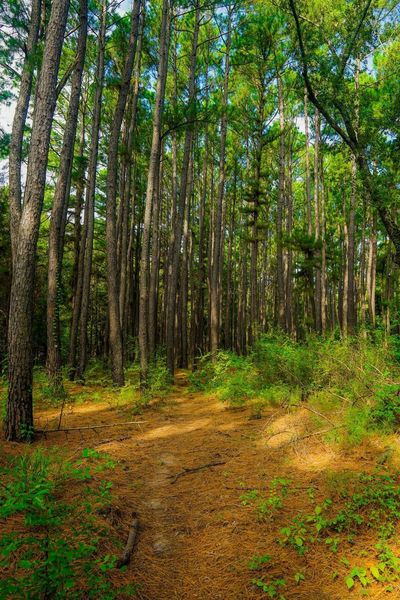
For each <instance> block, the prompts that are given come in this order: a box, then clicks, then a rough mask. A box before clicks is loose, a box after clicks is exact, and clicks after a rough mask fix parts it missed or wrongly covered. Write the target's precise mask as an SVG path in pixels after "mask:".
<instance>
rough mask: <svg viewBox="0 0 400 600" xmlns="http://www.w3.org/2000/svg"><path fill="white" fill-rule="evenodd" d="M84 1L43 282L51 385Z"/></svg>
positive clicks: (55, 372) (56, 370) (56, 365)
mask: <svg viewBox="0 0 400 600" xmlns="http://www.w3.org/2000/svg"><path fill="white" fill-rule="evenodd" d="M87 13H88V11H87V0H80V5H79V35H78V47H77V54H76V67H75V69H74V73H73V75H72V79H71V95H70V99H69V105H68V114H67V118H66V122H65V130H64V139H63V145H62V149H61V156H60V167H59V175H58V180H57V183H56V187H55V191H54V200H53V208H52V211H51V221H50V231H49V262H48V279H47V282H48V283H47V371H48V375H49V377H50V379H51V381H52V383H53V385H56V386H59V385H60V384H61V371H60V369H61V339H60V314H59V311H60V306H59V294H60V287H61V268H62V259H61V257H62V246H63V242H64V240H63V231H64V227H63V221H64V214H65V211H66V207H67V206H68V197H67V195H68V191H69V188H70V181H71V170H72V160H73V154H74V144H75V136H76V128H77V122H78V112H79V101H80V96H81V85H82V74H83V68H84V64H85V55H86V38H87Z"/></svg>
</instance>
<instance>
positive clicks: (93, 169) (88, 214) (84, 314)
mask: <svg viewBox="0 0 400 600" xmlns="http://www.w3.org/2000/svg"><path fill="white" fill-rule="evenodd" d="M100 19H101V20H100V31H99V38H98V49H97V64H96V88H95V97H94V103H93V121H92V130H91V146H90V155H89V164H88V172H87V186H86V199H85V219H84V233H83V235H82V244H81V250H80V255H79V258H80V268H79V277H78V285H77V294H76V297H75V299H74V313H73V319H72V326H71V337H70V360H69V364H70V366H71V375H72V376H74V375H75V373H76V375H77V376H78V378H82V377H83V373H84V371H85V368H86V362H87V323H88V313H89V300H90V279H91V274H92V256H93V235H94V208H95V207H94V201H95V192H96V175H97V155H98V149H99V137H100V120H101V101H102V95H103V83H104V52H105V38H106V21H107V3H106V0H105V1H104V3H103V4H102V7H101V17H100ZM78 330H79V333H80V335H79V362H77V348H76V343H77V337H78Z"/></svg>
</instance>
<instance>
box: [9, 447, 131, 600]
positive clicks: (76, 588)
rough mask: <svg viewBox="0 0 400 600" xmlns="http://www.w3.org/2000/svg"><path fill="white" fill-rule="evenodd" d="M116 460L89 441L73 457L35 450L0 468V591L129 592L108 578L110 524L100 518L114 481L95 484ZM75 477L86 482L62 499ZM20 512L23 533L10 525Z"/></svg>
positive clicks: (41, 594) (33, 594) (14, 594)
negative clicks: (105, 551) (105, 550)
mask: <svg viewBox="0 0 400 600" xmlns="http://www.w3.org/2000/svg"><path fill="white" fill-rule="evenodd" d="M114 466H115V465H114V463H113V462H112V461H110V460H109V458H108V457H107V455H104V454H101V453H99V452H97V451H95V450H92V449H89V448H87V449H85V450H84V451H83V452H82V455H81V457H80V458H79V459H78V460H76V461H75V462H71V461H69V460H67V459H66V458H65V457H64V456H63V455H62V454H61V453H59V452H55V451H52V452H45V451H43V450H35V451H33V452H32V453H30V454H28V453H27V454H24V455H23V456H21V457H19V458H16V459H14V460H11V461H8V462H7V463H6V466H4V467H2V468H1V469H0V477H1V481H2V486H1V488H0V519H1V520H2V521H3V522H4V523H5V530H6V531H5V532H4V533H3V534H2V535H1V537H0V568H1V569H2V570H3V576H2V578H1V581H0V597H1V598H4V599H7V598H9V599H18V598H21V599H22V598H50V597H51V598H55V599H63V598H68V599H70V598H71V599H74V598H76V599H78V598H82V595H84V597H86V598H104V599H110V600H112V599H113V598H124V597H126V596H125V591H124V590H123V589H121V590H115V589H114V588H113V586H112V584H111V582H110V580H109V578H108V572H109V570H110V569H112V568H114V567H115V563H116V559H115V557H114V556H109V555H105V556H102V555H101V543H102V539H103V537H104V536H106V535H107V531H105V530H103V529H102V528H100V527H99V526H98V525H97V523H96V519H95V514H96V512H97V511H99V509H101V508H104V507H106V506H108V505H109V504H110V501H111V499H112V496H111V483H110V482H105V481H104V482H102V484H101V485H100V486H99V487H95V486H93V485H92V483H93V476H94V474H95V473H100V472H103V471H104V470H105V469H110V468H113V467H114ZM73 482H75V485H77V486H82V487H80V488H79V490H80V491H79V497H78V498H77V499H72V500H69V501H67V500H65V499H61V498H65V496H66V493H65V492H66V490H67V489H68V487H70V486H71V484H72V483H73ZM16 519H17V520H18V521H19V522H20V523H21V524H22V525H23V532H22V533H21V531H20V528H17V530H15V527H13V528H12V529H11V528H10V526H7V523H8V521H10V523H11V520H12V522H13V523H14V522H15V520H16ZM8 531H9V532H8ZM11 565H13V568H12V569H11ZM130 591H131V592H132V590H130Z"/></svg>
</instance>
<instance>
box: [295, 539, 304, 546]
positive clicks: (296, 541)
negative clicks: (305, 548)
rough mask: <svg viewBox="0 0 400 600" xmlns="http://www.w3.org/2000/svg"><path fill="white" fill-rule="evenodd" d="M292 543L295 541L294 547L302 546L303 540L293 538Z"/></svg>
mask: <svg viewBox="0 0 400 600" xmlns="http://www.w3.org/2000/svg"><path fill="white" fill-rule="evenodd" d="M294 541H295V544H296V546H302V545H303V540H302V539H301V537H296V538H294Z"/></svg>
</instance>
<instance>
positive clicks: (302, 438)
mask: <svg viewBox="0 0 400 600" xmlns="http://www.w3.org/2000/svg"><path fill="white" fill-rule="evenodd" d="M343 427H345V425H335V427H331V429H324V430H322V431H313V432H312V433H307V434H306V435H302V436H301V437H294V438H292V439H291V440H289V441H288V442H285V443H284V444H282V446H281V448H283V447H284V446H289V445H290V444H294V443H296V442H301V441H302V440H306V439H308V438H311V437H314V436H317V435H324V434H325V433H330V432H331V431H334V430H335V429H343Z"/></svg>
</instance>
